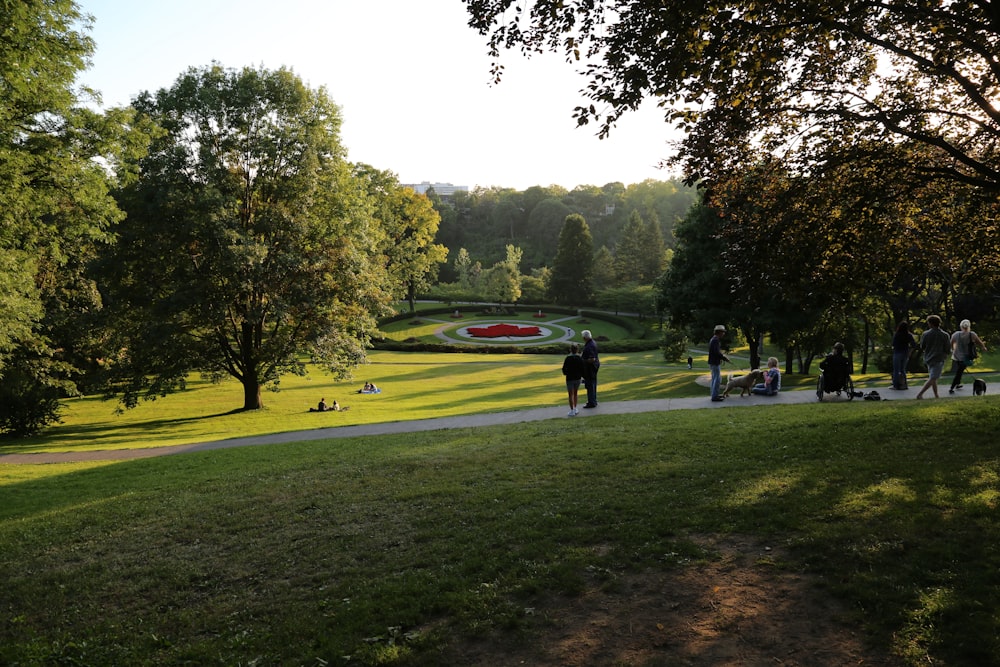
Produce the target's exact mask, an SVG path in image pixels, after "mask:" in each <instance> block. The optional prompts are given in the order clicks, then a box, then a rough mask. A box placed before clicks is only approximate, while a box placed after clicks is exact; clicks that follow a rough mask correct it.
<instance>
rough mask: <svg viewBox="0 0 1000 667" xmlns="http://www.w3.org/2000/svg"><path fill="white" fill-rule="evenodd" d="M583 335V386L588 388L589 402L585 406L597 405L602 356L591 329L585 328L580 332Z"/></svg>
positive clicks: (592, 406)
mask: <svg viewBox="0 0 1000 667" xmlns="http://www.w3.org/2000/svg"><path fill="white" fill-rule="evenodd" d="M580 335H581V336H583V353H582V354H581V355H580V356H581V357H582V358H583V364H584V373H583V386H584V387H586V388H587V402H586V403H585V404H584V406H583V407H585V408H596V407H597V371H598V370H599V369H600V368H601V358H600V356H599V355H598V354H597V341H595V340H594V337H593V336H592V335H591V333H590V330H589V329H584V330H583V332H582V333H581V334H580Z"/></svg>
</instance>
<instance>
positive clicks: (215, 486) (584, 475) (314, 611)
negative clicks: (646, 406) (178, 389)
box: [0, 350, 1000, 666]
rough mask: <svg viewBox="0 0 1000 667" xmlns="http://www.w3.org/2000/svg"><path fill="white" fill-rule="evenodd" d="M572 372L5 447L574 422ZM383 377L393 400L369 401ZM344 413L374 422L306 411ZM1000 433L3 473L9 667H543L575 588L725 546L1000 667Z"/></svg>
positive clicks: (184, 397)
mask: <svg viewBox="0 0 1000 667" xmlns="http://www.w3.org/2000/svg"><path fill="white" fill-rule="evenodd" d="M739 353H740V351H739V350H737V351H736V355H737V356H739ZM560 363H561V357H538V356H536V355H504V356H501V355H490V354H486V353H474V354H457V355H433V354H403V353H383V352H378V353H375V354H373V355H372V363H371V364H370V365H369V366H366V367H364V368H363V369H361V370H360V371H359V373H358V374H357V376H356V380H355V381H352V382H346V383H337V382H332V381H330V380H328V379H326V378H324V377H323V376H322V375H321V374H319V373H313V374H311V376H310V377H309V378H291V379H286V380H283V381H282V384H281V387H282V389H281V391H280V392H277V393H273V394H267V395H266V396H265V400H266V402H267V404H268V407H267V408H266V409H265V410H263V411H259V412H255V413H251V414H244V413H236V414H233V413H231V410H232V409H233V408H234V407H238V406H239V403H240V402H241V400H242V393H241V390H240V387H239V386H238V385H236V384H235V383H223V384H221V385H211V384H206V383H200V382H194V383H192V388H191V389H190V390H189V391H187V392H184V393H182V394H179V395H176V396H171V397H168V398H167V399H162V400H158V401H156V402H153V403H147V404H143V405H141V406H140V407H139V408H138V409H136V410H134V411H130V412H128V413H126V414H124V415H116V414H115V413H114V407H115V406H114V404H113V403H107V402H102V401H99V400H97V399H90V398H87V399H80V400H76V401H73V402H71V404H70V407H69V410H68V413H67V415H66V421H65V423H64V424H63V425H61V426H59V427H57V428H55V429H53V430H52V431H51V433H49V434H47V435H46V436H44V437H40V438H36V439H32V440H30V441H27V442H25V443H20V444H16V445H15V444H11V443H6V444H5V445H4V447H3V450H2V451H4V452H14V451H18V452H24V451H58V450H67V449H106V448H114V447H152V446H157V445H164V444H174V443H182V442H197V441H202V440H210V439H219V438H225V437H237V436H244V435H252V434H260V433H270V432H276V431H287V430H299V429H312V428H316V427H317V426H318V425H323V424H327V425H328V424H331V423H333V424H336V425H340V424H346V423H370V422H378V421H387V420H399V419H412V418H421V417H433V416H441V415H449V414H463V413H471V412H484V411H502V410H513V409H518V408H526V407H539V406H544V405H553V406H561V405H562V403H563V401H564V400H565V398H564V388H563V384H562V379H561V375H560V373H559V366H560ZM983 364H984V365H986V366H987V367H989V362H988V361H984V362H983ZM706 371H707V368H706V367H705V365H704V356H703V355H701V356H696V365H695V369H694V370H692V371H688V370H687V369H686V366H684V365H680V364H666V363H665V362H663V360H662V358H660V357H659V353H634V354H627V355H607V356H605V357H604V365H603V366H602V370H601V379H602V395H603V396H604V397H606V398H605V400H631V399H645V398H656V397H674V396H703V395H705V391H706V390H705V389H704V387H702V386H700V385H698V384H697V383H696V382H695V380H696V378H697V376H699V375H702V374H704V373H705V372H706ZM366 380H371V381H374V382H376V383H377V384H379V385H380V386H382V387H383V389H384V391H383V393H382V394H379V395H376V396H359V395H357V394H355V393H353V392H355V391H356V390H357V389H358V388H359V387H360V386H361V384H362V383H363V382H364V381H366ZM855 380H856V381H857V382H859V383H864V382H870V383H872V386H875V385H876V384H877V383H881V384H878V386H880V387H884V386H885V384H886V381H885V376H879V375H871V376H868V377H862V376H859V375H855ZM814 383H815V378H814V377H797V376H794V375H791V376H787V375H786V377H785V379H784V385H785V387H786V388H792V387H794V386H795V385H796V384H801V385H804V386H806V387H811V386H813V385H814ZM320 396H325V397H326V398H327V399H328V400H332V399H334V398H336V399H338V400H339V401H340V402H341V404H343V405H349V406H350V407H351V409H350V410H349V411H347V412H343V413H336V414H315V413H313V414H310V413H308V412H307V411H306V410H307V408H308V406H310V405H313V404H315V402H316V401H318V400H319V397H320ZM318 420H336V421H334V422H329V421H327V422H320V421H318ZM998 420H1000V399H998V398H997V397H996V396H994V395H993V394H990V395H988V396H986V397H984V398H978V399H968V400H950V401H939V402H935V401H923V402H917V401H889V402H865V401H854V402H852V403H842V404H823V405H819V404H806V405H780V406H765V407H761V408H760V409H752V410H728V409H722V410H711V411H708V410H705V411H702V410H691V411H687V410H683V411H675V412H664V413H648V414H638V415H619V416H615V415H603V416H602V415H588V417H587V418H586V419H580V420H568V419H556V420H551V421H543V422H534V423H528V424H518V425H507V426H495V427H484V428H478V429H458V430H453V431H438V432H419V433H412V434H407V435H398V436H378V437H369V438H345V439H336V440H319V441H310V442H302V443H293V444H283V445H275V446H261V447H250V448H242V449H224V450H215V451H210V452H202V453H191V454H182V455H176V456H170V457H163V458H152V459H143V460H137V461H123V462H96V463H94V462H92V463H73V464H70V463H67V464H51V465H0V581H3V582H4V585H3V586H2V587H0V609H2V610H3V614H2V615H0V664H12V665H14V664H17V665H56V664H60V665H110V664H116V665H124V664H129V665H132V664H135V665H154V664H182V663H187V664H219V665H235V664H268V665H270V664H283V665H286V664H287V665H332V664H341V665H399V666H402V665H439V664H447V663H448V662H449V661H451V663H452V664H454V656H455V653H454V652H455V650H456V646H459V645H463V644H465V643H468V642H476V641H479V642H486V643H489V642H492V641H497V639H498V638H502V641H503V642H508V643H512V645H519V646H521V647H522V649H523V650H525V651H528V652H530V651H531V650H532V648H531V647H533V646H534V645H535V644H534V642H535V640H536V639H537V638H538V637H539V636H541V635H542V634H543V633H544V632H545V631H546V629H547V627H548V619H547V618H546V614H545V610H546V609H547V608H549V607H550V606H551V605H552V604H553V602H554V601H555V600H557V599H567V598H573V597H576V596H582V595H583V594H584V592H585V591H587V590H589V589H591V588H592V587H595V586H596V587H599V588H601V589H602V590H605V591H609V592H611V593H612V594H614V593H615V592H616V582H617V581H619V580H620V578H622V577H625V576H626V575H628V574H630V573H636V572H644V571H650V570H653V571H666V570H683V569H684V568H698V567H699V564H700V563H704V562H705V561H706V559H708V560H711V559H714V558H717V557H718V556H717V554H715V553H713V552H711V551H710V550H709V551H706V549H705V548H704V547H702V546H699V544H700V543H699V541H698V540H697V539H696V537H697V536H705V535H734V536H752V537H753V538H754V539H758V540H761V541H766V542H768V543H772V544H776V545H780V546H781V547H782V549H783V552H785V553H787V556H786V557H783V558H782V559H781V560H780V561H776V562H775V563H774V566H775V567H777V568H780V569H782V570H787V571H791V572H801V573H807V574H809V575H811V576H813V577H815V578H816V580H817V581H819V582H822V585H823V587H822V589H821V590H820V591H818V594H822V595H831V596H834V597H836V598H837V599H839V600H840V601H841V602H843V603H844V604H845V605H846V608H847V609H848V610H850V616H849V618H847V619H845V620H846V621H847V622H848V623H849V624H850V625H851V626H853V627H855V628H856V629H857V631H858V632H859V633H861V634H862V635H863V636H864V637H865V638H866V639H867V641H868V642H869V643H870V644H871V646H873V647H874V648H875V649H876V650H877V651H882V652H885V653H886V654H891V655H892V656H894V657H895V658H896V659H898V660H899V661H900V662H901V663H902V664H907V665H925V664H937V665H995V664H1000V611H998V610H1000V576H998V573H1000V547H998V546H997V545H998V544H1000V528H998V524H997V521H996V519H997V504H998V502H1000V443H998V442H997V438H996V436H995V433H996V424H997V423H998ZM528 610H533V611H530V612H529V611H528ZM390 628H391V630H390ZM777 631H780V628H779V629H777ZM664 651H666V652H665V653H664V658H663V661H662V663H657V664H672V662H671V659H670V654H669V651H668V648H664Z"/></svg>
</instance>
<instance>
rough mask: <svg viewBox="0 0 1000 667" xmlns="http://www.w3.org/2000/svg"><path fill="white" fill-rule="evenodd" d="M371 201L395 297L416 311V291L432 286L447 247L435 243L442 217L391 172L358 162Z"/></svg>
mask: <svg viewBox="0 0 1000 667" xmlns="http://www.w3.org/2000/svg"><path fill="white" fill-rule="evenodd" d="M356 173H357V175H358V177H359V178H360V179H361V180H362V182H363V183H365V184H366V186H367V191H368V197H369V202H370V204H371V205H372V207H373V209H374V215H375V218H376V220H377V221H378V223H379V226H380V227H381V231H382V243H381V247H380V251H381V254H382V258H381V260H380V261H381V262H382V265H383V266H384V268H385V270H386V272H387V273H388V275H389V278H390V280H389V283H390V286H391V288H392V293H393V298H395V299H404V298H405V299H406V300H407V301H409V304H410V312H411V313H412V312H414V311H415V310H416V298H417V291H418V290H421V289H424V288H426V287H429V286H430V284H431V282H432V281H433V280H434V279H435V278H436V277H437V272H438V267H439V265H441V264H442V263H444V262H445V261H446V260H447V258H448V249H447V248H446V247H444V246H443V245H440V244H438V243H434V237H435V235H436V234H437V231H438V225H439V224H440V222H441V216H440V215H438V212H437V211H436V210H435V209H434V206H433V204H432V203H431V200H430V199H429V198H428V197H426V196H425V195H421V194H417V193H416V192H414V190H413V189H412V188H404V187H403V186H401V185H400V184H399V180H398V179H397V178H396V176H395V175H394V174H392V172H388V171H380V170H378V169H375V168H374V167H371V166H369V165H358V166H357V167H356Z"/></svg>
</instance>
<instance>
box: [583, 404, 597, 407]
mask: <svg viewBox="0 0 1000 667" xmlns="http://www.w3.org/2000/svg"><path fill="white" fill-rule="evenodd" d="M583 407H585V408H596V407H597V404H596V403H587V404H586V405H585V406H583Z"/></svg>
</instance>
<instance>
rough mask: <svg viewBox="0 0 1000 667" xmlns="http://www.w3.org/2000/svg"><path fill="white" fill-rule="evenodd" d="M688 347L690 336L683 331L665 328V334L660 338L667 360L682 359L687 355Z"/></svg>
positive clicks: (661, 347)
mask: <svg viewBox="0 0 1000 667" xmlns="http://www.w3.org/2000/svg"><path fill="white" fill-rule="evenodd" d="M688 347H689V341H688V337H687V336H686V335H685V334H684V333H683V332H681V331H679V330H678V329H672V328H670V327H664V328H663V336H662V338H660V349H661V350H663V358H664V359H666V360H667V361H681V360H682V359H684V358H685V356H686V355H687V351H688Z"/></svg>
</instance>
